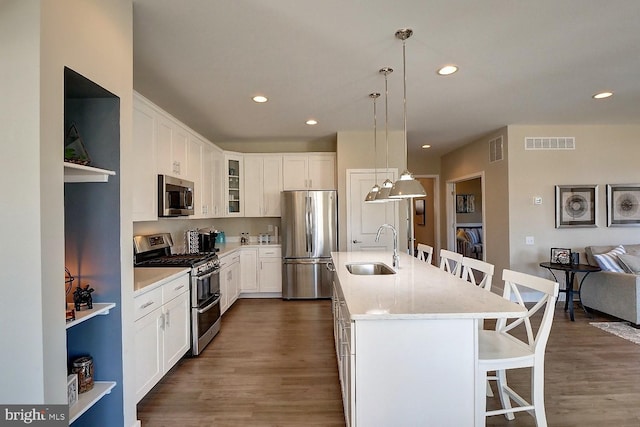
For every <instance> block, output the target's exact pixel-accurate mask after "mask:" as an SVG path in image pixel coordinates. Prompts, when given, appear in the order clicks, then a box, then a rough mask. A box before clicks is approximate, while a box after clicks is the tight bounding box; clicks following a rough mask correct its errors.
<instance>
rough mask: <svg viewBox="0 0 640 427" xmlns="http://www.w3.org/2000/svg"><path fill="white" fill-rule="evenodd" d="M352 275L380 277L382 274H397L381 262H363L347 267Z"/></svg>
mask: <svg viewBox="0 0 640 427" xmlns="http://www.w3.org/2000/svg"><path fill="white" fill-rule="evenodd" d="M346 267H347V270H348V271H349V273H351V274H357V275H360V276H378V275H381V274H396V272H395V271H394V270H393V268H391V267H389V266H388V265H386V264H383V263H381V262H361V263H353V264H347V265H346Z"/></svg>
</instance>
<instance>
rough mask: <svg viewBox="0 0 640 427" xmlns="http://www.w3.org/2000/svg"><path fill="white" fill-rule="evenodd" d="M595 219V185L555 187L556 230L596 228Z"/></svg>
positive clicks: (596, 198) (596, 196)
mask: <svg viewBox="0 0 640 427" xmlns="http://www.w3.org/2000/svg"><path fill="white" fill-rule="evenodd" d="M597 217H598V186H597V185H556V228H565V227H597V223H596V219H597Z"/></svg>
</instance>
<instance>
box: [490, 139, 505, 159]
mask: <svg viewBox="0 0 640 427" xmlns="http://www.w3.org/2000/svg"><path fill="white" fill-rule="evenodd" d="M502 159H503V155H502V136H499V137H497V138H493V139H492V140H490V141H489V162H491V163H493V162H498V161H500V160H502Z"/></svg>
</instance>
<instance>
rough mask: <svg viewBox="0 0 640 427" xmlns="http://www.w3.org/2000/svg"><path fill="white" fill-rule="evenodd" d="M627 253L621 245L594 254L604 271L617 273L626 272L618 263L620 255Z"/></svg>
mask: <svg viewBox="0 0 640 427" xmlns="http://www.w3.org/2000/svg"><path fill="white" fill-rule="evenodd" d="M624 253H626V252H625V250H624V246H622V245H620V246H618V247H617V248H615V249H612V250H610V251H609V252H606V253H604V254H597V255H596V254H594V255H593V257H594V258H595V259H596V261H597V262H598V266H599V267H600V269H602V271H615V272H617V273H624V272H625V271H624V270H623V269H622V267H621V266H620V264H619V263H618V256H620V255H622V254H624Z"/></svg>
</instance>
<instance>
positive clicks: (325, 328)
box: [138, 299, 640, 427]
mask: <svg viewBox="0 0 640 427" xmlns="http://www.w3.org/2000/svg"><path fill="white" fill-rule="evenodd" d="M562 308H563V305H562V303H561V302H559V303H558V305H557V308H556V314H555V319H554V324H553V328H552V330H551V336H550V339H549V344H548V346H547V353H546V374H545V378H546V381H545V387H546V388H545V396H546V399H545V403H546V409H547V420H548V424H549V426H558V427H573V426H575V427H578V426H580V427H585V426H593V427H603V426H616V427H623V426H624V427H627V426H628V427H637V426H640V345H637V344H633V343H631V342H629V341H626V340H624V339H622V338H618V337H616V336H614V335H612V334H609V333H607V332H604V331H602V330H600V329H598V328H595V327H593V326H590V325H589V322H591V321H608V320H610V319H609V318H608V317H606V316H605V315H602V314H599V313H595V314H594V319H589V318H588V317H587V316H586V315H585V314H584V312H582V311H581V309H580V308H579V306H578V305H576V321H575V322H571V321H570V320H569V316H568V314H567V313H565V312H564V311H563V309H562ZM222 320H223V326H222V330H221V332H220V334H219V335H218V336H217V337H216V338H215V340H214V342H213V343H212V344H211V345H210V346H209V347H207V348H206V349H205V351H204V352H203V353H202V354H201V355H200V356H199V357H197V358H185V359H183V360H182V361H181V362H180V363H178V365H177V366H176V367H175V368H174V369H173V370H172V371H171V372H170V373H169V374H167V376H165V378H164V379H163V380H162V381H161V382H160V383H159V384H158V385H157V386H156V387H155V388H154V389H153V390H152V391H151V392H150V393H149V394H148V395H147V396H146V397H145V398H144V399H143V400H142V401H141V402H140V403H139V405H138V419H139V420H141V421H142V425H143V427H154V426H202V427H204V426H216V427H217V426H234V427H235V426H243V427H244V426H344V418H343V412H342V402H341V397H340V386H339V383H338V373H337V368H336V358H335V351H334V345H333V335H332V334H333V329H332V320H331V308H330V302H329V301H328V300H321V301H282V300H276V299H271V300H250V299H241V300H239V301H238V302H236V303H235V304H234V306H233V307H232V308H231V309H230V310H229V311H228V312H227V313H226V314H225V315H224V317H223V319H222ZM614 320H615V319H614ZM529 378H530V375H529V371H528V370H516V371H515V372H513V373H511V372H510V373H509V382H510V385H511V386H512V387H513V388H514V389H516V390H517V391H519V392H520V391H522V393H521V394H522V395H523V396H524V397H526V398H528V397H529V393H528V390H529ZM494 390H495V388H494ZM390 392H392V391H390ZM488 406H489V407H491V408H493V407H498V406H499V402H498V399H497V398H493V399H491V398H490V399H489V401H488ZM534 425H535V423H534V420H533V418H532V417H531V416H529V415H528V414H526V413H520V414H516V419H515V420H514V421H507V420H506V419H505V418H504V417H503V416H496V417H490V418H488V419H487V426H505V427H521V426H534ZM365 427H369V426H365ZM429 427H441V426H429ZM452 427H453V426H452ZM455 427H459V426H455ZM460 427H464V426H460Z"/></svg>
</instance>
